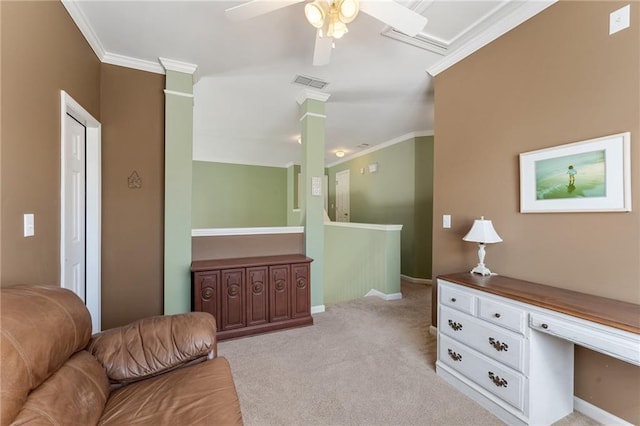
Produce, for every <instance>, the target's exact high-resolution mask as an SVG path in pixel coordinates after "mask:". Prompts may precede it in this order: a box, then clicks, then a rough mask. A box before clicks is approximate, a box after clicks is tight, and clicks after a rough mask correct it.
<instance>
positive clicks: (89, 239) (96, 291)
mask: <svg viewBox="0 0 640 426" xmlns="http://www.w3.org/2000/svg"><path fill="white" fill-rule="evenodd" d="M67 114H69V115H71V116H72V117H73V118H75V119H76V120H78V121H79V122H80V123H82V124H83V125H84V126H85V127H86V152H85V156H86V164H87V173H86V188H87V191H86V192H87V197H86V200H85V202H86V218H85V220H86V229H85V238H86V245H85V251H86V261H85V282H86V292H85V304H86V305H87V308H88V309H89V312H90V313H91V328H92V332H93V333H97V332H99V331H101V329H102V301H101V293H102V291H101V287H102V284H101V276H102V270H101V268H102V260H101V259H102V252H101V247H102V243H101V239H102V204H101V200H102V190H101V188H102V167H101V164H102V160H101V153H102V136H101V135H102V125H101V124H100V122H99V121H98V120H96V119H95V118H94V117H93V116H92V115H91V114H89V112H87V110H85V109H84V108H83V107H82V106H81V105H80V104H79V103H78V102H76V101H75V100H74V99H73V98H72V97H71V96H69V95H68V94H67V93H66V92H65V91H64V90H61V91H60V286H61V287H63V288H67V287H66V286H65V282H64V269H65V264H64V263H65V257H66V253H67V251H66V246H65V238H64V234H65V226H66V216H67V213H66V210H65V197H66V193H65V180H66V179H67V177H66V173H65V157H64V156H65V151H66V150H65V143H64V142H65V134H66V130H67V129H66V124H65V122H66V115H67Z"/></svg>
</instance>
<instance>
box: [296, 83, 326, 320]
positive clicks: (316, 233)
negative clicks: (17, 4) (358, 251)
mask: <svg viewBox="0 0 640 426" xmlns="http://www.w3.org/2000/svg"><path fill="white" fill-rule="evenodd" d="M327 99H329V94H328V93H323V92H317V91H312V90H304V91H303V92H302V93H300V95H298V97H297V99H296V100H297V102H298V104H299V105H300V107H301V108H300V110H301V113H302V115H301V117H300V123H301V125H302V168H301V176H302V178H301V183H300V184H301V185H304V188H303V189H302V191H300V192H301V194H302V200H298V203H299V205H300V210H301V217H302V224H303V225H304V245H305V254H306V255H307V256H308V257H310V258H312V259H313V262H312V263H311V306H312V308H311V313H318V312H324V216H323V209H324V202H323V200H324V198H323V194H322V182H323V180H324V151H325V150H324V145H325V141H324V139H325V132H324V126H325V119H326V115H325V114H324V107H325V102H326V101H327Z"/></svg>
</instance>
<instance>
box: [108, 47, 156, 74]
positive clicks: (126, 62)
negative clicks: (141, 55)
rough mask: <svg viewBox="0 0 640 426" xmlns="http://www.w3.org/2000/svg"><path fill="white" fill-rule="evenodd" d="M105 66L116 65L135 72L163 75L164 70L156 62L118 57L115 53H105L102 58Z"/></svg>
mask: <svg viewBox="0 0 640 426" xmlns="http://www.w3.org/2000/svg"><path fill="white" fill-rule="evenodd" d="M102 62H104V63H105V64H111V65H118V66H121V67H126V68H133V69H135V70H140V71H147V72H152V73H155V74H164V73H165V72H164V68H163V67H162V65H160V64H159V63H158V62H153V61H146V60H144V59H137V58H132V57H130V56H124V55H118V54H116V53H109V52H107V53H106V54H105V55H104V57H103V58H102Z"/></svg>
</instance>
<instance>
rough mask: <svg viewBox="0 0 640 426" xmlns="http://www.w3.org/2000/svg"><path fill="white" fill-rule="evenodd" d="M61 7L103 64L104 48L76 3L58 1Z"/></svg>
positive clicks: (70, 0) (68, 0)
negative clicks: (65, 10)
mask: <svg viewBox="0 0 640 426" xmlns="http://www.w3.org/2000/svg"><path fill="white" fill-rule="evenodd" d="M60 1H61V2H62V5H63V6H64V7H65V9H67V12H68V13H69V16H71V19H73V22H75V23H76V26H77V27H78V29H79V30H80V32H81V33H82V35H83V36H84V38H85V39H86V40H87V43H89V46H91V49H93V51H94V53H95V54H96V56H97V57H98V59H100V62H104V61H103V58H104V57H105V55H106V53H107V52H106V51H105V50H104V46H102V43H100V40H99V39H98V36H97V35H96V33H95V32H94V31H93V28H91V25H89V21H88V20H87V17H86V16H85V15H84V13H82V10H81V9H80V8H79V7H78V3H77V2H76V1H73V0H60Z"/></svg>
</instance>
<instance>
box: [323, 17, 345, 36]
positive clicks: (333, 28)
mask: <svg viewBox="0 0 640 426" xmlns="http://www.w3.org/2000/svg"><path fill="white" fill-rule="evenodd" d="M348 32H349V30H348V29H347V26H346V25H345V24H344V22H340V21H337V20H336V21H333V20H332V21H331V22H329V30H328V31H327V36H329V37H332V38H335V39H341V38H342V36H343V35H345V34H346V33H348Z"/></svg>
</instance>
